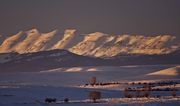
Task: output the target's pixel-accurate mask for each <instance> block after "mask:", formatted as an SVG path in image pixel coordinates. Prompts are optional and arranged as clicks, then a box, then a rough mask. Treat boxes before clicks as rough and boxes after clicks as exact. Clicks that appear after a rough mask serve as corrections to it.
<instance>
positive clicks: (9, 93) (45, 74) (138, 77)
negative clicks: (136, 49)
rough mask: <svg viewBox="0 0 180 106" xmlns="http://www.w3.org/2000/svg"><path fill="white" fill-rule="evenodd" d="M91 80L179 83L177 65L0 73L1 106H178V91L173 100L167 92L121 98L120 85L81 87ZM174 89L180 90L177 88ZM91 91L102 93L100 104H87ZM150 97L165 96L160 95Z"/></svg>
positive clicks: (179, 93) (121, 90)
mask: <svg viewBox="0 0 180 106" xmlns="http://www.w3.org/2000/svg"><path fill="white" fill-rule="evenodd" d="M164 70H165V71H164ZM170 70H173V73H170ZM165 72H167V73H165ZM168 73H169V74H168ZM93 76H95V77H96V78H97V82H121V83H129V82H139V81H140V82H156V81H167V80H172V81H179V80H180V71H179V66H178V65H147V66H111V67H110V66H99V67H71V68H59V69H53V70H44V71H41V72H23V73H22V72H21V73H13V72H12V73H3V74H0V106H44V105H45V106H46V105H48V106H49V105H50V106H54V105H55V106H56V105H57V106H59V105H67V106H99V105H102V106H119V105H120V106H124V105H127V106H129V105H132V106H134V105H136V106H139V105H140V106H142V105H145V106H151V105H153V106H179V105H180V98H179V96H180V91H177V97H176V98H172V97H171V95H170V92H169V93H168V92H166V93H167V96H166V97H161V98H155V97H151V98H124V96H123V89H124V86H123V85H108V86H103V87H101V86H93V87H92V86H89V87H82V86H81V85H83V84H86V83H89V80H90V78H91V77H93ZM177 89H179V90H180V87H179V85H178V86H177ZM94 90H96V91H100V92H101V93H102V97H101V98H102V99H101V101H102V102H101V103H89V102H87V101H89V100H88V94H89V92H90V91H94ZM152 93H153V94H157V93H158V95H161V94H162V95H166V94H165V93H164V92H163V91H162V92H152ZM46 97H52V98H57V100H58V102H57V104H45V103H44V99H45V98H46ZM64 98H69V99H70V103H68V104H64V103H61V100H63V99H64ZM79 102H80V103H79ZM58 103H59V104H58Z"/></svg>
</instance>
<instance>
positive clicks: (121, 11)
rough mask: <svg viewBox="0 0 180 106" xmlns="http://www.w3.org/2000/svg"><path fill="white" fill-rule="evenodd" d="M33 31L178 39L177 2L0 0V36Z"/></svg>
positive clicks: (179, 4) (179, 13) (179, 3)
mask: <svg viewBox="0 0 180 106" xmlns="http://www.w3.org/2000/svg"><path fill="white" fill-rule="evenodd" d="M33 27H36V28H38V29H39V30H40V31H41V32H48V31H51V30H53V29H56V28H57V29H61V30H63V29H66V28H76V29H77V30H78V31H79V32H80V33H89V32H95V31H100V32H104V33H109V34H125V33H127V34H145V35H152V34H172V35H176V36H180V0H0V34H2V35H9V34H15V33H17V32H18V31H20V30H29V29H31V28H33Z"/></svg>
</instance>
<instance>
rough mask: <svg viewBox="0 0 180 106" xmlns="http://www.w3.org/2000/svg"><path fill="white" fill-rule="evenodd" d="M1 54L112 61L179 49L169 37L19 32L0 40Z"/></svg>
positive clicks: (174, 38) (176, 41) (176, 43)
mask: <svg viewBox="0 0 180 106" xmlns="http://www.w3.org/2000/svg"><path fill="white" fill-rule="evenodd" d="M0 40H1V41H0V43H1V44H0V53H8V52H17V53H20V54H23V53H32V52H39V51H48V50H54V49H65V50H68V51H70V52H72V53H75V54H78V55H86V56H93V57H113V56H116V55H121V54H123V55H124V54H143V55H146V54H149V55H153V54H168V53H171V52H174V51H176V50H178V49H179V48H180V42H179V41H178V40H177V38H176V37H175V36H171V35H157V36H156V35H155V36H143V35H110V34H104V33H101V32H94V33H90V34H77V33H76V30H75V29H67V30H65V31H64V33H63V32H60V31H58V30H53V31H51V32H48V33H41V32H39V31H38V30H37V29H32V30H29V31H20V32H18V33H17V34H15V35H11V36H9V37H7V38H3V39H2V37H1V39H0Z"/></svg>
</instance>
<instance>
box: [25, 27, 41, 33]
mask: <svg viewBox="0 0 180 106" xmlns="http://www.w3.org/2000/svg"><path fill="white" fill-rule="evenodd" d="M25 32H26V33H27V34H37V33H39V31H38V29H36V28H33V29H31V30H28V31H25Z"/></svg>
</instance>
